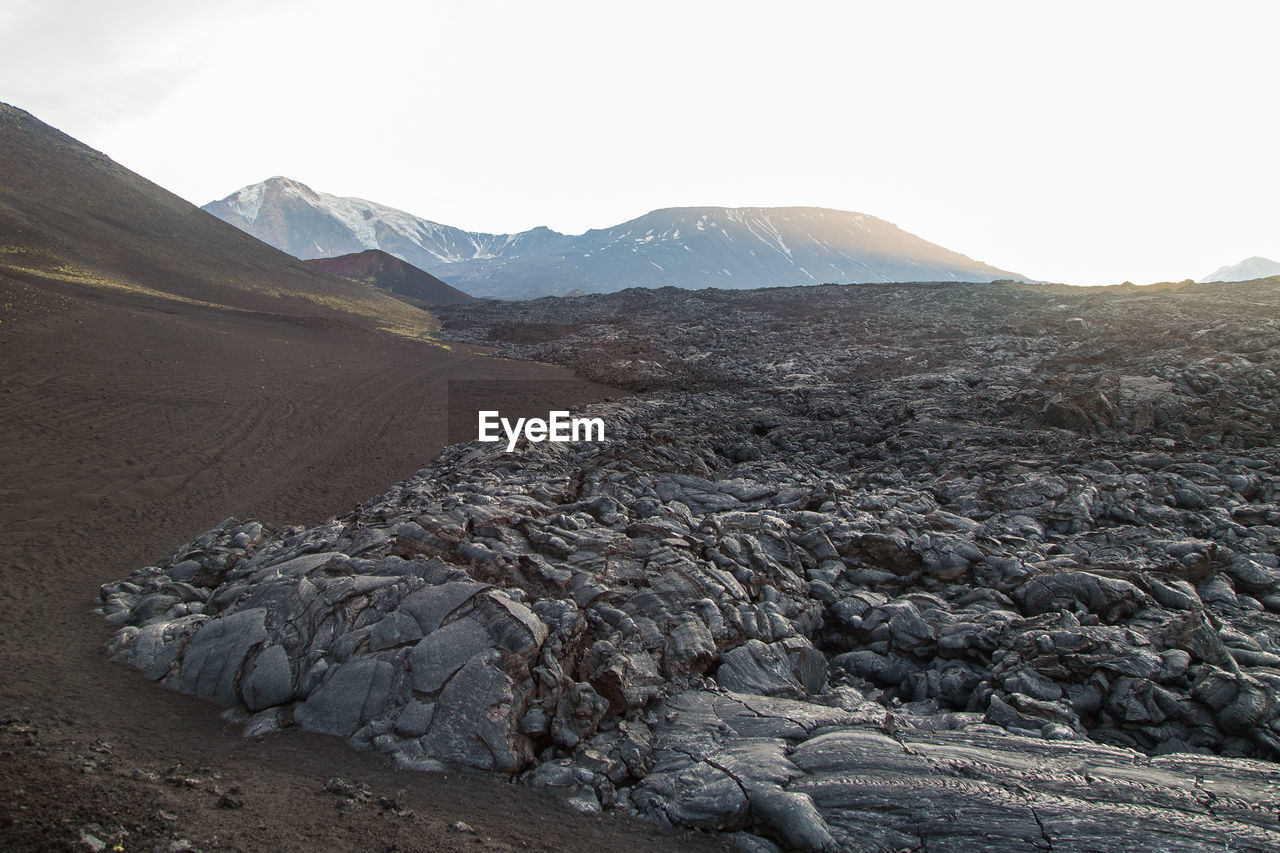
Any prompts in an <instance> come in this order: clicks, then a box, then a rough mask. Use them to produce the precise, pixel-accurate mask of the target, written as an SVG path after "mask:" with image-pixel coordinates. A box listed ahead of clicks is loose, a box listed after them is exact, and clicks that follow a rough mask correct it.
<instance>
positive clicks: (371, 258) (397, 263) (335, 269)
mask: <svg viewBox="0 0 1280 853" xmlns="http://www.w3.org/2000/svg"><path fill="white" fill-rule="evenodd" d="M304 263H306V264H307V266H310V267H315V268H316V269H319V270H324V271H325V272H330V273H333V274H334V275H340V276H342V277H343V278H349V279H351V280H352V281H358V282H361V283H362V284H368V285H372V286H373V287H376V288H378V289H379V290H385V291H386V292H387V293H390V294H392V295H394V296H400V297H405V298H407V299H409V300H411V301H412V302H415V303H421V304H423V305H428V306H430V305H458V304H460V303H463V302H474V301H475V297H474V296H469V295H468V294H466V293H463V292H462V291H461V290H458V289H457V288H456V287H450V286H449V285H447V284H445V283H444V282H443V281H441V280H440V279H438V278H436V277H435V276H433V275H432V274H431V273H428V272H423V271H422V270H420V269H418V268H417V267H415V266H413V265H412V264H408V263H405V262H404V261H402V260H400V259H399V258H397V257H395V256H394V255H388V254H387V253H386V252H384V251H382V250H381V249H368V250H366V251H364V252H357V253H355V254H351V255H340V256H338V257H336V258H315V259H313V260H309V261H305V262H304Z"/></svg>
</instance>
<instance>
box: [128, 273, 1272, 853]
mask: <svg viewBox="0 0 1280 853" xmlns="http://www.w3.org/2000/svg"><path fill="white" fill-rule="evenodd" d="M443 313H444V315H445V322H446V324H447V328H448V329H451V330H454V333H455V334H456V335H457V336H458V337H460V338H466V339H470V340H490V341H491V340H504V339H512V340H515V341H519V343H516V344H512V345H510V346H509V347H508V350H509V351H510V352H512V353H514V354H521V355H524V356H527V357H533V358H538V359H545V360H553V361H559V362H561V363H563V364H568V365H575V366H579V367H581V368H582V369H584V370H589V371H591V372H592V373H593V375H595V376H597V377H599V378H609V379H614V380H616V381H626V382H628V383H630V384H631V386H632V387H633V388H637V389H640V388H645V389H648V390H649V391H650V393H643V394H639V395H637V396H636V397H633V398H630V399H626V400H622V401H614V402H609V403H602V404H597V405H595V406H593V407H591V408H590V409H589V412H590V413H591V414H593V415H595V416H598V417H600V418H602V419H603V421H604V422H605V424H606V425H607V426H606V433H607V439H606V440H605V441H603V442H599V443H590V444H585V443H580V444H576V445H550V444H546V443H543V444H535V445H528V446H520V447H517V448H516V449H515V450H514V451H512V452H506V451H505V449H504V448H503V447H501V446H495V445H482V444H478V443H472V444H470V445H467V444H459V445H455V446H453V447H451V448H449V449H448V450H446V452H445V453H444V454H443V455H442V456H441V457H440V458H439V459H437V460H436V461H435V462H434V463H432V464H431V465H429V466H428V467H426V468H424V469H423V470H421V471H419V472H417V473H416V474H415V475H414V476H412V477H410V478H409V479H407V480H403V481H401V482H399V483H396V484H395V485H393V486H392V487H390V488H389V489H388V490H387V491H386V492H384V493H383V494H382V495H380V496H378V497H376V498H373V499H371V500H368V501H366V502H365V503H364V504H362V505H361V507H360V508H359V510H358V511H356V512H353V513H352V514H350V515H348V516H345V517H343V518H339V519H334V520H333V521H331V522H329V523H327V524H322V525H316V526H314V527H311V528H309V529H305V530H298V529H291V530H281V529H273V528H272V527H270V526H269V525H260V524H257V523H246V522H239V521H235V522H229V523H227V524H225V525H222V526H219V527H218V528H215V529H213V530H210V531H208V532H207V533H205V534H202V535H201V536H199V537H197V538H196V539H194V540H192V541H191V542H189V543H187V544H185V545H181V546H179V547H178V548H177V549H175V550H174V551H173V552H172V553H171V554H170V555H169V556H168V557H166V558H165V559H164V560H162V561H161V562H159V563H158V564H156V565H155V566H151V567H146V568H143V569H140V570H137V571H135V572H134V573H132V574H131V575H129V577H128V579H127V580H126V581H123V582H119V583H114V584H110V585H108V586H106V587H105V588H104V590H103V595H102V612H103V613H104V614H105V615H106V616H107V617H108V618H109V619H111V620H112V621H113V622H115V623H117V624H119V625H121V626H123V627H122V628H121V630H120V631H119V633H118V634H117V635H116V638H115V640H114V642H113V646H112V648H113V651H114V653H115V654H116V655H118V656H119V657H120V658H121V659H123V660H127V661H129V662H131V663H132V664H134V665H136V666H138V667H139V668H141V669H143V670H144V671H146V672H147V673H148V674H149V675H150V676H151V677H153V678H156V679H157V680H159V681H161V682H162V683H163V684H165V685H167V686H169V687H172V688H175V689H177V690H182V691H188V692H194V693H196V694H198V695H203V696H209V697H212V698H215V699H217V700H218V701H221V702H224V703H226V704H231V705H237V706H241V707H238V708H237V710H236V711H234V712H233V716H234V718H235V719H237V720H239V721H241V722H243V723H244V724H245V725H246V727H247V730H248V731H250V732H269V731H273V730H275V729H278V728H280V727H287V726H300V727H303V728H307V729H312V730H318V731H325V732H330V733H333V734H338V735H341V736H345V737H348V738H349V739H350V740H351V741H352V742H353V743H354V744H356V745H358V746H361V747H367V748H371V749H374V750H378V751H383V752H386V753H388V754H390V755H394V756H396V757H397V759H398V760H400V761H402V762H404V763H406V764H408V765H410V766H419V767H424V766H425V767H432V766H437V765H436V762H451V763H460V764H464V765H468V766H471V767H476V768H482V769H487V770H491V771H495V772H498V773H501V774H504V775H514V776H515V777H516V778H517V779H518V780H519V781H521V782H523V783H525V784H528V785H530V786H533V787H537V788H543V789H547V790H552V791H556V792H558V793H560V794H562V795H564V796H567V797H569V798H571V799H572V801H573V802H575V804H577V805H578V806H579V807H580V808H587V809H591V808H614V807H616V808H621V809H623V810H626V811H629V812H631V813H634V814H640V815H646V816H650V817H653V818H656V819H658V820H663V821H668V822H671V823H674V824H677V825H680V826H685V827H696V828H700V829H706V830H716V831H727V832H736V833H741V834H739V835H737V841H738V842H739V843H740V844H741V845H742V847H743V849H749V850H776V849H777V847H782V848H785V849H800V850H814V851H836V850H902V849H909V850H966V851H967V850H990V851H1010V850H1058V851H1065V850H1072V851H1086V850H1087V851H1097V850H1126V851H1127V850H1135V849H1153V850H1155V849H1158V850H1177V851H1193V850H1194V851H1200V850H1207V849H1232V850H1254V851H1269V850H1275V849H1277V847H1278V846H1280V822H1278V818H1280V793H1278V792H1277V789H1276V784H1275V780H1276V778H1277V763H1276V762H1277V761H1280V700H1278V699H1277V696H1280V560H1278V559H1277V550H1278V549H1280V503H1278V502H1280V450H1278V449H1277V442H1276V430H1277V427H1278V426H1280V403H1278V402H1277V399H1276V391H1277V388H1280V379H1278V378H1277V374H1278V372H1280V279H1272V280H1269V281H1263V282H1255V283H1251V284H1248V285H1208V286H1206V285H1193V284H1189V285H1172V286H1166V287H1153V288H1135V287H1132V286H1129V287H1117V288H1109V289H1072V288H1051V287H1031V286H1010V285H955V284H938V285H913V286H908V285H901V286H860V287H809V288H795V289H779V290H767V291H753V292H750V293H731V292H724V291H705V292H689V291H680V290H674V289H673V290H666V291H660V292H654V291H631V292H626V293H620V294H616V295H612V296H606V297H579V298H574V299H548V300H541V301H538V302H535V303H524V304H496V305H495V304H484V305H473V306H464V307H456V308H452V309H447V310H446V311H444V312H443ZM1206 318H1208V319H1206ZM772 845H777V847H775V846H772Z"/></svg>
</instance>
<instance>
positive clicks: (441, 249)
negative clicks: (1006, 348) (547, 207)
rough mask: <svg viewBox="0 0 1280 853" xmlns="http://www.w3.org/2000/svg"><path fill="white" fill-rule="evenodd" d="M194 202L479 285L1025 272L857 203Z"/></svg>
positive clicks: (336, 249)
mask: <svg viewBox="0 0 1280 853" xmlns="http://www.w3.org/2000/svg"><path fill="white" fill-rule="evenodd" d="M204 210H206V211H208V212H209V213H212V214H213V215H214V216H217V217H218V218H220V219H222V220H224V221H226V222H229V223H231V224H232V225H235V226H236V227H238V228H241V229H242V230H244V231H246V232H248V233H250V234H252V235H254V236H255V237H257V238H259V239H260V240H263V241H264V242H267V243H270V244H271V245H273V246H275V247H277V248H279V249H281V250H283V251H285V252H288V253H289V254H291V255H294V256H295V257H298V258H303V259H312V258H325V257H334V256H339V255H344V254H349V253H353V252H361V251H364V250H367V249H381V250H383V251H385V252H388V253H390V254H392V255H394V256H396V257H398V258H400V259H402V260H404V261H407V262H408V263H410V264H413V265H414V266H416V267H418V268H420V269H422V270H425V271H426V272H428V273H431V274H432V275H435V276H438V277H439V278H441V279H444V280H445V281H448V282H449V283H450V284H452V285H453V286H455V287H457V288H459V289H461V290H463V291H466V292H467V293H470V294H472V295H475V296H490V297H500V298H510V299H520V298H530V297H536V296H547V295H562V294H566V293H571V292H575V291H581V292H602V293H608V292H612V291H616V290H622V289H625V288H628V287H663V286H666V285H675V286H678V287H685V288H703V287H720V288H726V289H746V288H753V287H771V286H779V285H798V284H819V283H825V282H841V283H844V282H901V281H991V280H994V279H1019V280H1026V279H1025V277H1024V276H1021V275H1019V274H1017V273H1013V272H1009V271H1007V270H1002V269H998V268H996V267H993V266H990V265H988V264H985V263H982V262H980V261H975V260H973V259H971V258H969V257H966V256H965V255H962V254H959V253H957V252H953V251H951V250H949V249H946V248H943V247H942V246H938V245H936V244H934V243H930V242H928V241H927V240H924V239H922V238H920V237H917V236H915V235H914V234H910V233H908V232H906V231H903V230H902V229H900V228H898V227H897V226H896V225H893V224H891V223H889V222H885V221H884V220H881V219H877V218H876V217H874V216H869V215H867V214H864V213H852V212H848V211H840V210H829V209H826V208H816V207H742V208H725V207H677V208H665V209H662V210H655V211H652V212H651V213H647V214H645V215H644V216H641V217H639V218H637V219H633V220H630V221H629V222H624V223H622V224H620V225H615V226H613V227H610V228H602V229H592V230H590V231H587V232H586V233H584V234H580V235H576V236H575V235H567V234H561V233H558V232H556V231H552V230H551V229H549V228H541V227H540V228H534V229H531V230H529V231H522V232H520V233H517V234H488V233H483V232H476V231H467V230H464V229H461V228H455V227H453V226H450V225H443V224H440V223H438V222H433V221H431V220H428V219H424V218H422V217H419V216H415V215H413V214H410V213H406V212H404V211H402V210H397V209H395V208H392V207H388V206H386V205H382V204H378V203H376V202H372V201H366V200H364V199H359V198H347V197H342V196H335V195H329V194H327V193H322V192H317V191H315V190H313V189H311V188H310V187H308V186H306V185H305V184H302V183H299V182H298V181H294V180H291V179H289V178H284V177H274V178H270V179H268V180H266V181H263V182H261V183H257V184H253V185H251V186H247V187H244V188H243V189H240V190H238V191H236V192H234V193H232V194H231V195H229V196H227V197H226V198H224V199H221V200H219V201H214V202H210V203H209V204H206V205H205V206H204Z"/></svg>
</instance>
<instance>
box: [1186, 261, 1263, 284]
mask: <svg viewBox="0 0 1280 853" xmlns="http://www.w3.org/2000/svg"><path fill="white" fill-rule="evenodd" d="M1273 275H1280V263H1277V262H1276V261H1273V260H1271V259H1270V258H1263V257H1259V256H1257V255H1255V256H1253V257H1252V258H1245V259H1244V260H1243V261H1241V262H1240V263H1238V264H1232V265H1230V266H1225V267H1219V268H1218V269H1217V270H1215V271H1214V272H1212V273H1210V274H1209V275H1207V276H1205V277H1204V278H1202V279H1200V282H1201V283H1202V284H1203V283H1206V282H1211V281H1253V280H1254V279H1258V278H1270V277H1271V276H1273Z"/></svg>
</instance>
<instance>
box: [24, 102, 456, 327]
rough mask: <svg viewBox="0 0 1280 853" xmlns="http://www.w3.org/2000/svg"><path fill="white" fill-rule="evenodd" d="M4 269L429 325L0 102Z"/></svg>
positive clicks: (186, 297)
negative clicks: (255, 236)
mask: <svg viewBox="0 0 1280 853" xmlns="http://www.w3.org/2000/svg"><path fill="white" fill-rule="evenodd" d="M0 272H3V273H6V274H8V275H10V276H15V277H19V278H21V279H23V280H30V281H40V282H42V283H43V284H44V285H51V284H53V283H58V284H60V285H64V286H65V285H71V286H74V287H81V288H83V287H89V288H93V289H94V290H97V291H103V290H113V291H116V292H130V293H133V294H134V295H136V296H139V297H150V298H159V299H163V300H165V301H168V302H174V301H186V302H195V303H200V304H208V305H212V306H215V307H222V308H233V309H237V310H248V311H264V312H270V313H280V314H287V315H291V316H302V317H311V318H317V319H323V320H325V321H335V320H336V321H341V322H352V323H358V324H362V325H370V324H373V325H376V326H381V327H385V328H389V329H395V330H397V331H400V332H403V333H406V334H410V335H419V334H424V333H426V332H427V331H428V330H429V328H430V325H431V319H430V317H429V315H427V314H425V313H424V312H421V311H414V310H412V309H411V308H408V307H406V306H405V305H404V303H402V302H400V301H397V300H395V299H393V298H391V297H390V296H388V295H386V294H384V293H380V292H378V291H376V290H371V289H370V288H367V287H362V286H359V285H356V284H354V283H353V282H351V281H348V280H346V279H343V278H340V277H337V276H333V275H328V274H325V273H323V272H320V271H318V270H314V269H311V268H309V267H307V266H306V265H305V264H302V263H300V262H299V261H298V260H297V259H295V258H292V257H290V256H289V255H287V254H285V253H283V252H280V251H278V250H276V249H273V248H271V247H270V246H267V245H265V244H263V243H262V242H260V241H258V240H254V239H251V238H249V237H248V236H247V235H245V234H244V233H243V232H241V231H239V230H238V229H235V228H230V227H228V226H227V225H226V224H225V223H223V222H220V221H219V220H218V219H217V218H216V217H213V216H209V215H208V214H207V213H205V212H204V211H202V210H200V209H199V208H197V207H195V206H194V205H192V204H190V203H188V202H186V201H184V200H183V199H181V198H179V197H177V196H176V195H174V194H172V193H170V192H168V191H166V190H164V189H162V188H161V187H159V186H156V185H155V184H153V183H151V182H150V181H148V180H146V179H145V178H143V177H141V176H140V175H137V174H135V173H133V172H131V171H129V170H128V169H126V168H124V167H123V166H121V165H119V164H118V163H115V162H114V161H112V160H111V159H110V158H109V157H107V156H106V155H104V154H102V153H101V152H98V151H95V150H94V149H92V148H90V147H88V146H87V145H84V144H83V143H81V142H78V141H77V140H75V139H72V138H71V137H70V136H67V135H66V134H64V133H62V132H60V131H58V130H56V129H54V128H52V127H50V126H49V125H47V124H45V123H43V122H41V121H40V120H39V119H37V118H35V117H34V116H32V115H31V114H29V113H27V112H25V111H23V110H21V109H18V108H16V107H13V106H9V105H7V104H0Z"/></svg>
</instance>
